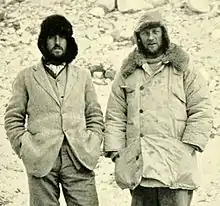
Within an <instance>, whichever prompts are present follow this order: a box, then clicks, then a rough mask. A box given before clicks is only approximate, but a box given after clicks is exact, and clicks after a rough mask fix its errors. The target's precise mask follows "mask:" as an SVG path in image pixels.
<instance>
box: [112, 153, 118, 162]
mask: <svg viewBox="0 0 220 206" xmlns="http://www.w3.org/2000/svg"><path fill="white" fill-rule="evenodd" d="M118 157H119V153H118V152H111V155H110V158H111V159H112V161H113V162H115V160H116V158H118Z"/></svg>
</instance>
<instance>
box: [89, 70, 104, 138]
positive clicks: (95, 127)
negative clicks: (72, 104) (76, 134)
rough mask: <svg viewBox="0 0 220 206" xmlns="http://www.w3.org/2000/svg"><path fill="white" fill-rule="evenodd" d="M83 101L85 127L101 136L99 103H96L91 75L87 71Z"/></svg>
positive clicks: (101, 119) (102, 128) (101, 123)
mask: <svg viewBox="0 0 220 206" xmlns="http://www.w3.org/2000/svg"><path fill="white" fill-rule="evenodd" d="M85 103H86V104H85V118H86V127H87V129H88V130H90V131H91V132H96V133H98V134H99V135H100V136H103V135H102V133H103V130H104V122H103V113H102V111H101V107H100V104H99V103H98V100H97V95H96V92H95V88H94V85H93V82H92V77H91V74H90V72H89V71H88V75H87V81H86V85H85Z"/></svg>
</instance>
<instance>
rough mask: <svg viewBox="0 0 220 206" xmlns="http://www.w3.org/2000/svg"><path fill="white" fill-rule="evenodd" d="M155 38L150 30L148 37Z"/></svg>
mask: <svg viewBox="0 0 220 206" xmlns="http://www.w3.org/2000/svg"><path fill="white" fill-rule="evenodd" d="M153 38H154V37H153V33H152V32H151V31H150V32H149V36H148V39H149V40H153Z"/></svg>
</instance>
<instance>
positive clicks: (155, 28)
mask: <svg viewBox="0 0 220 206" xmlns="http://www.w3.org/2000/svg"><path fill="white" fill-rule="evenodd" d="M155 30H156V31H162V28H161V27H160V26H151V27H145V28H144V29H142V30H141V31H140V33H146V32H149V31H155Z"/></svg>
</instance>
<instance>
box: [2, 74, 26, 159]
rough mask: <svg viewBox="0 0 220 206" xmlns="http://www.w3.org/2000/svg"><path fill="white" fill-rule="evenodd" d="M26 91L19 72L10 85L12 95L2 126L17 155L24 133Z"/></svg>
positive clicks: (22, 77)
mask: <svg viewBox="0 0 220 206" xmlns="http://www.w3.org/2000/svg"><path fill="white" fill-rule="evenodd" d="M27 102H28V92H27V90H26V86H25V83H24V76H23V72H21V73H19V74H18V75H17V77H16V79H15V80H14V82H13V85H12V97H11V99H10V100H9V103H8V105H7V108H6V112H5V117H4V126H5V130H6V135H7V137H8V139H9V141H10V143H11V145H12V148H13V150H14V151H15V153H16V154H17V155H18V156H20V155H19V152H20V147H21V138H22V136H23V134H24V133H25V119H26V108H27Z"/></svg>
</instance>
